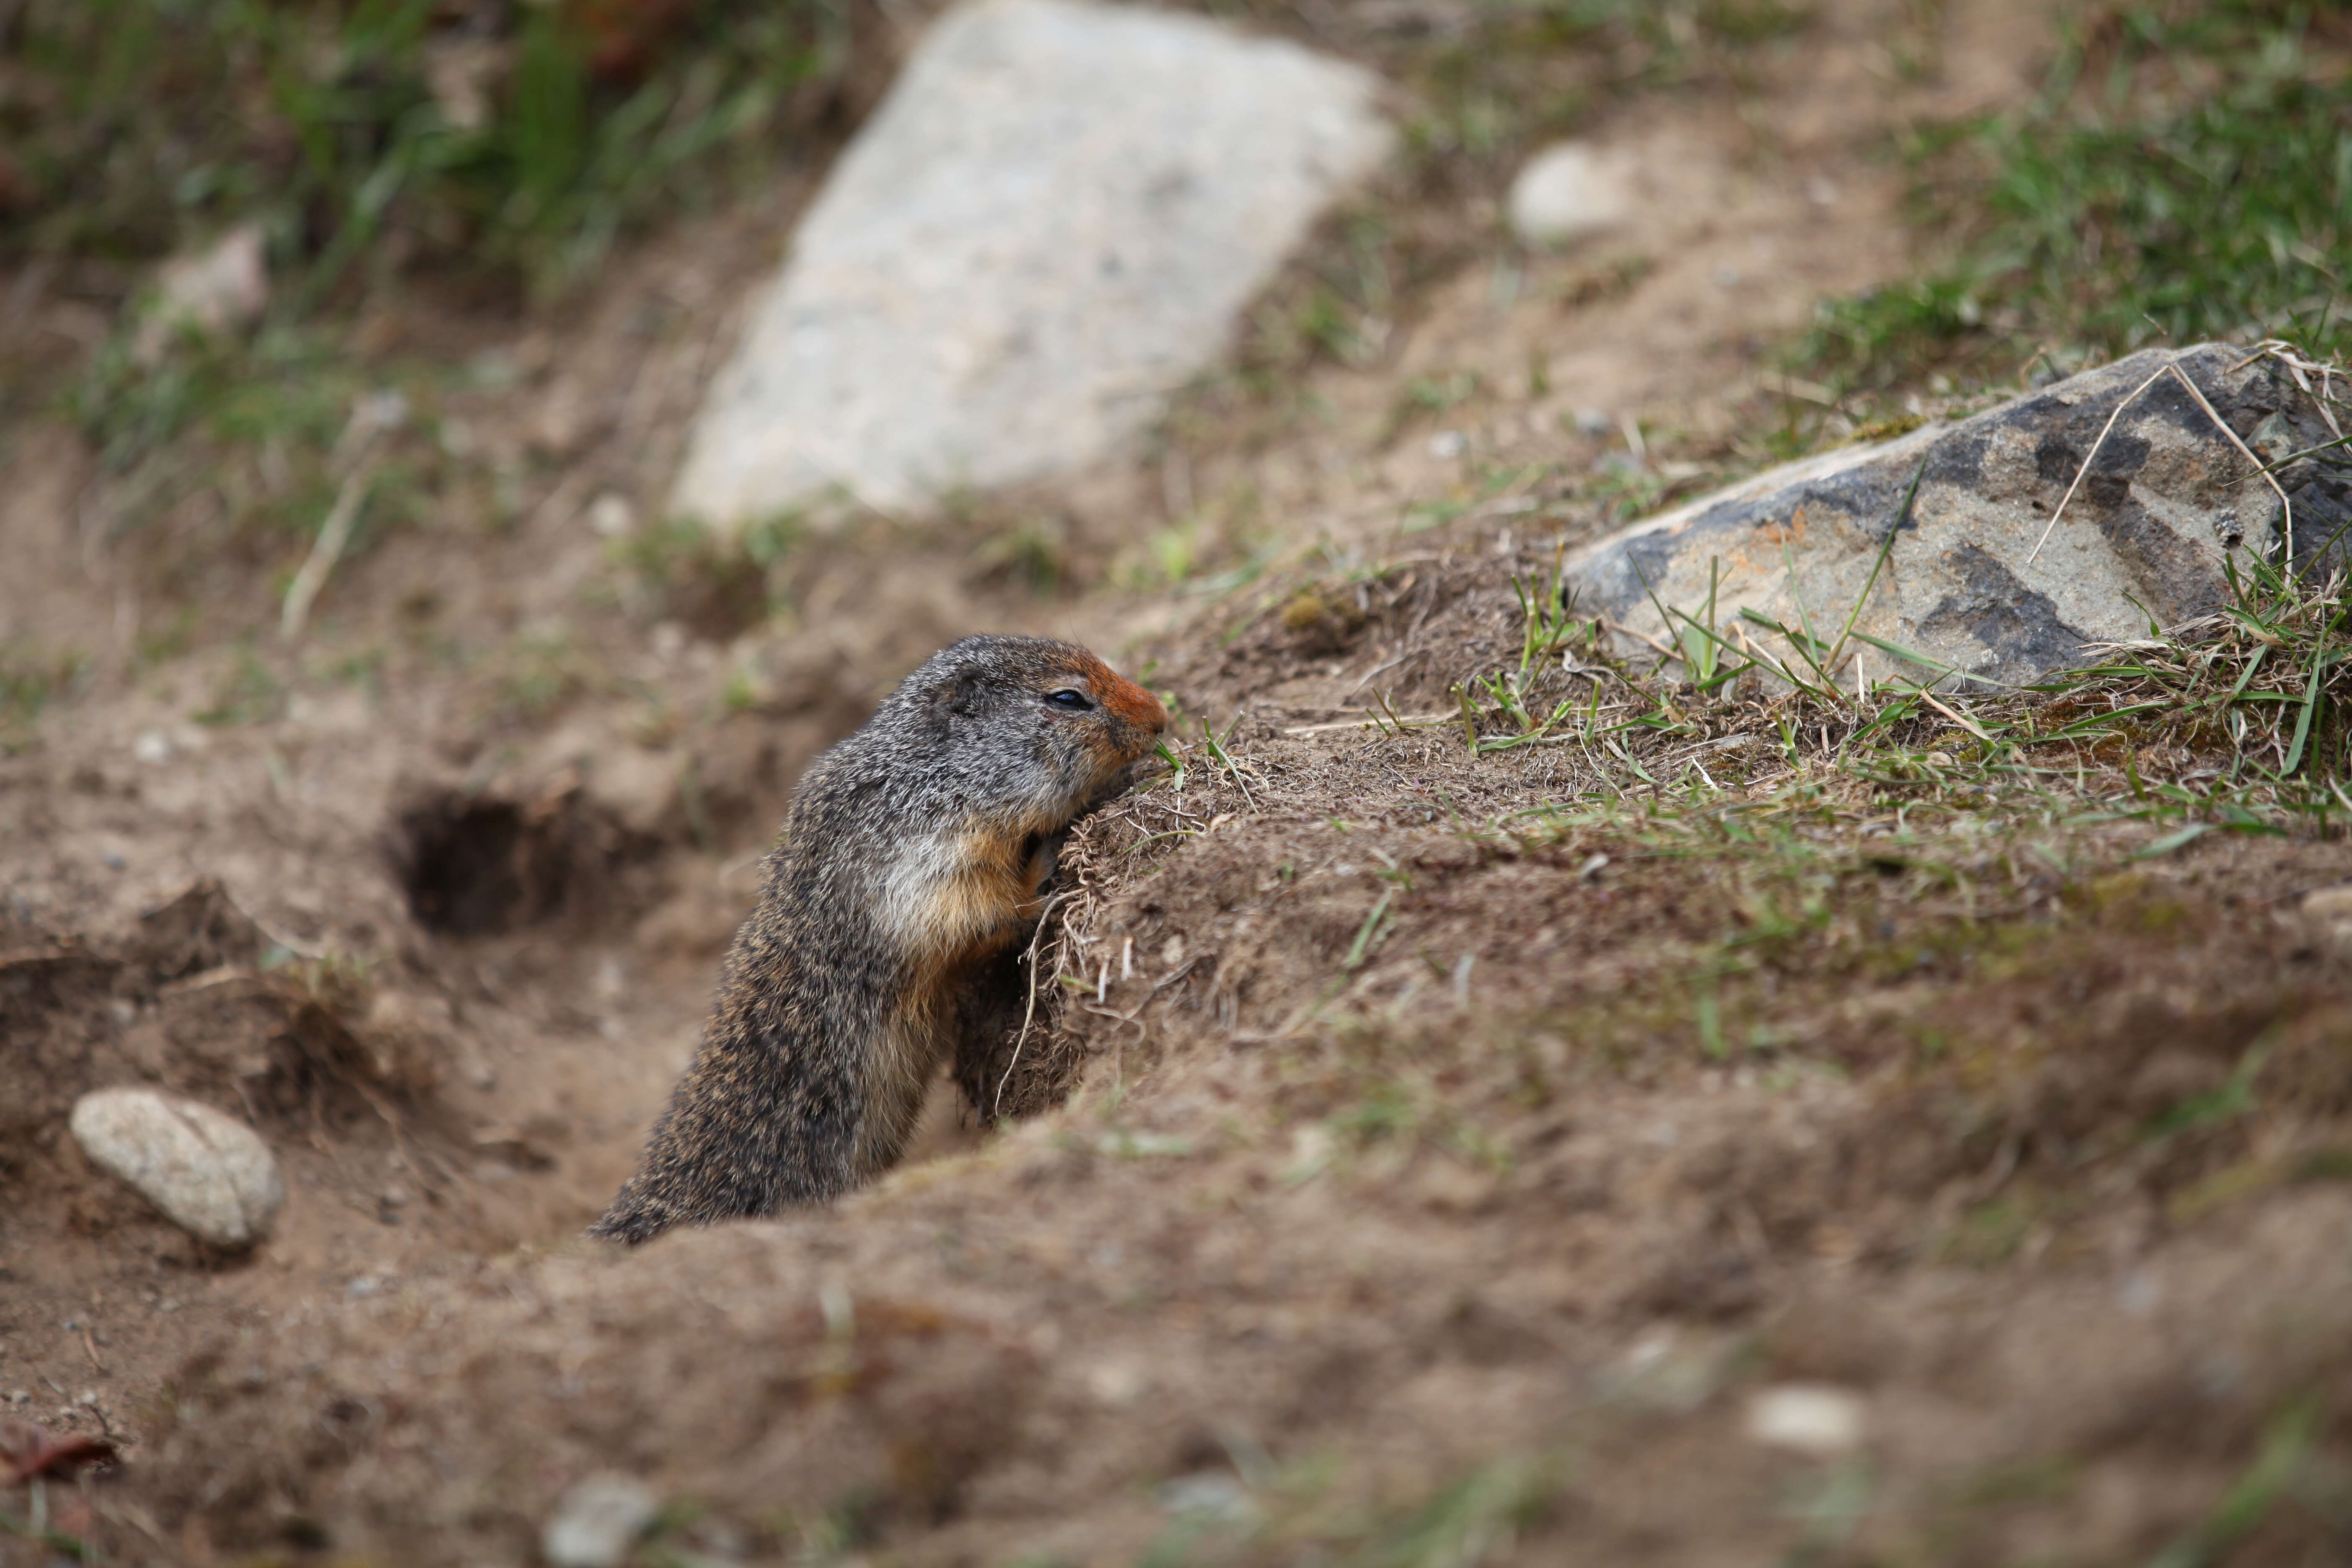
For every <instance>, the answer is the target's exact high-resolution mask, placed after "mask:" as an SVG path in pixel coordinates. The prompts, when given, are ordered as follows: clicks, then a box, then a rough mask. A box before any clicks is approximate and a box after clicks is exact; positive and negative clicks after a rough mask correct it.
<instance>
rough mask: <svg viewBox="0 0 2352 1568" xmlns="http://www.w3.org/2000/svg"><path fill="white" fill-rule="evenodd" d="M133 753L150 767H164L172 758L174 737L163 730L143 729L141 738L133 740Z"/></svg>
mask: <svg viewBox="0 0 2352 1568" xmlns="http://www.w3.org/2000/svg"><path fill="white" fill-rule="evenodd" d="M131 755H132V756H134V757H136V758H138V759H139V760H140V761H141V762H142V763H146V764H147V765H148V766H150V767H157V768H160V767H162V766H163V764H164V763H168V762H170V761H171V760H172V737H171V736H169V735H166V734H165V733H163V731H161V730H142V731H139V738H138V739H137V740H135V741H132V742H131Z"/></svg>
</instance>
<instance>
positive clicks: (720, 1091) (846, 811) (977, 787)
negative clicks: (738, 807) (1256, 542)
mask: <svg viewBox="0 0 2352 1568" xmlns="http://www.w3.org/2000/svg"><path fill="white" fill-rule="evenodd" d="M1167 724H1168V716H1167V713H1166V711H1165V710H1163V709H1162V708H1161V707H1160V702H1159V700H1157V699H1156V698H1154V697H1153V696H1152V695H1151V694H1150V692H1148V691H1146V690H1144V689H1142V688H1140V687H1139V686H1137V685H1135V684H1134V683H1133V682H1131V681H1129V680H1127V679H1124V678H1122V677H1121V676H1119V675H1118V674H1117V673H1115V672H1114V671H1112V670H1111V668H1109V667H1108V666H1107V665H1105V664H1104V663H1103V662H1102V661H1101V660H1100V659H1098V658H1096V657H1095V656H1094V655H1093V654H1091V653H1088V652H1087V650H1086V649H1084V648H1082V647H1077V646H1076V645H1075V644H1071V643H1066V642H1058V641H1055V640H1052V639H1049V638H1044V637H966V638H964V639H963V640H962V641H961V642H958V643H955V644H953V645H951V646H950V647H947V648H944V649H942V650H940V652H939V653H937V654H934V655H933V656H932V657H931V658H929V659H928V660H926V661H925V662H924V663H923V664H922V665H921V666H920V667H919V668H917V669H916V670H915V671H914V673H913V674H911V675H909V676H908V677H907V679H905V680H904V681H902V682H900V684H899V686H898V689H897V690H895V691H894V692H892V693H891V695H890V696H889V697H888V698H887V699H886V700H884V701H883V703H882V705H881V706H880V708H878V709H877V710H876V712H875V714H874V716H873V718H871V719H869V720H868V721H866V723H865V725H864V726H862V727H861V728H860V729H858V730H857V731H856V733H854V734H852V735H850V736H849V737H848V738H847V739H845V740H844V741H842V742H840V743H839V744H837V745H835V747H833V749H832V750H830V751H828V752H825V753H824V755H823V756H821V757H819V758H818V759H817V760H816V761H815V762H814V763H811V764H810V766H809V769H808V771H807V773H804V774H803V776H802V779H801V783H800V787H799V790H798V792H797V794H796V795H795V796H794V799H793V805H792V807H791V809H790V810H789V811H788V812H787V814H786V816H785V818H784V828H783V832H782V836H781V837H780V839H779V842H778V844H777V846H776V847H775V849H774V850H773V851H772V853H771V854H770V855H769V858H768V862H767V877H766V880H765V882H764V884H763V886H762V887H761V893H760V900H759V902H758V904H757V906H756V907H755V908H754V909H753V910H752V912H751V916H750V918H749V919H747V920H746V921H744V922H743V925H742V927H741V929H740V931H737V932H736V936H735V943H734V946H733V948H732V949H731V950H730V952H729V953H728V955H727V962H726V966H725V968H724V969H723V971H722V972H721V974H720V978H719V994H718V999H717V1003H716V1005H715V1006H714V1008H713V1010H712V1015H711V1019H710V1022H709V1026H708V1027H707V1028H706V1030H705V1031H704V1035H703V1038H702V1043H701V1045H700V1047H698V1049H697V1050H696V1053H695V1058H694V1061H693V1063H692V1065H691V1066H689V1067H688V1068H687V1071H686V1076H685V1077H684V1078H683V1079H680V1080H679V1083H678V1085H677V1090H676V1091H675V1093H674V1094H673V1095H672V1097H671V1100H670V1104H669V1108H668V1110H666V1111H665V1112H664V1113H663V1115H662V1117H661V1119H660V1120H659V1121H656V1123H655V1125H654V1129H653V1132H652V1135H651V1136H650V1138H649V1139H648V1140H647V1142H646V1151H645V1155H644V1158H643V1159H642V1161H641V1162H640V1163H639V1165H638V1169H637V1173H636V1174H635V1175H634V1176H632V1177H631V1178H630V1179H629V1181H628V1182H627V1183H626V1184H624V1185H623V1187H622V1188H621V1191H620V1194H619V1195H618V1196H616V1197H615V1198H614V1200H613V1205H612V1207H611V1209H610V1210H608V1211H607V1212H606V1214H605V1215H604V1218H602V1219H601V1220H599V1221H597V1223H596V1224H595V1225H594V1226H593V1227H592V1228H591V1232H590V1234H592V1235H595V1236H601V1237H607V1238H610V1239H613V1240H617V1241H625V1242H629V1243H632V1244H634V1243H637V1242H642V1241H645V1240H646V1239H648V1238H650V1237H654V1236H656V1235H658V1234H659V1233H660V1232H662V1231H663V1230H666V1229H667V1228H669V1227H670V1226H674V1225H704V1224H709V1223H710V1222H712V1221H714V1220H720V1219H728V1218H734V1217H739V1216H744V1215H772V1214H774V1213H776V1212H777V1211H779V1210H781V1209H783V1208H785V1207H788V1206H791V1205H796V1204H811V1203H822V1202H824V1201H825V1200H827V1199H830V1198H833V1197H835V1196H836V1195H838V1194H841V1193H843V1192H845V1191H846V1190H848V1189H849V1188H851V1187H853V1186H856V1185H858V1184H862V1183H865V1182H867V1181H870V1180H872V1179H873V1178H874V1177H876V1176H877V1175H878V1174H880V1173H882V1172H883V1171H884V1170H886V1169H887V1168H888V1166H889V1165H890V1163H892V1162H893V1161H895V1160H896V1159H897V1158H898V1153H899V1152H900V1150H902V1149H903V1148H904V1147H905V1146H906V1142H907V1139H908V1135H909V1134H910V1133H911V1132H912V1131H914V1126H915V1121H916V1120H917V1118H918V1117H919V1115H920V1114H921V1110H922V1103H923V1097H924V1094H925V1092H926V1091H927V1090H928V1089H929V1085H930V1081H931V1079H932V1077H933V1075H934V1073H935V1072H936V1070H937V1068H938V1067H939V1064H940V1062H941V1061H942V1060H943V1059H946V1058H948V1057H950V1056H951V1055H952V1054H954V1053H955V1052H956V1051H957V1050H958V1049H959V1047H961V1045H962V1044H963V1041H962V1039H961V1037H962V1036H963V1035H965V1034H967V1033H969V1032H971V1031H973V1030H974V1029H976V1028H978V1027H980V1026H981V1023H982V1019H984V1018H989V1017H993V1016H996V1015H995V1010H994V1008H993V1007H992V1006H991V1005H990V1003H989V997H990V996H991V994H992V992H993V991H995V990H1001V989H1002V984H1001V977H992V975H991V974H990V973H989V971H990V970H991V967H992V965H995V964H1001V963H1003V962H1006V961H1008V959H1009V953H1010V950H1011V949H1012V948H1013V945H1014V944H1015V943H1016V942H1018V941H1020V940H1021V939H1022V938H1023V937H1024V936H1025V935H1026V934H1027V932H1028V931H1029V930H1030V929H1031V928H1032V927H1033V926H1034V924H1035V921H1036V919H1037V915H1038V912H1039V909H1040V907H1041V902H1042V900H1041V897H1040V889H1042V887H1043V885H1044V883H1045V880H1046V879H1048V878H1049V877H1051V876H1052V874H1053V870H1054V861H1055V854H1056V853H1057V851H1058V850H1059V848H1060V846H1061V843H1062V840H1063V838H1064V837H1066V835H1067V833H1068V830H1069V827H1070V825H1071V824H1072V823H1073V822H1075V821H1076V819H1077V818H1078V817H1079V816H1081V815H1083V814H1084V813H1085V812H1086V811H1087V809H1088V808H1089V807H1090V806H1092V805H1095V804H1096V803H1097V801H1099V800H1102V799H1104V798H1106V797H1107V796H1108V795H1110V794H1112V793H1114V792H1116V791H1117V790H1118V788H1120V787H1122V786H1123V785H1124V784H1125V783H1126V781H1127V778H1128V775H1129V772H1130V770H1131V768H1132V765H1133V764H1134V763H1137V762H1139V760H1141V759H1142V758H1143V757H1145V756H1146V755H1148V754H1150V752H1151V750H1152V748H1153V745H1154V743H1155V742H1157V741H1158V739H1159V737H1160V734H1161V733H1162V732H1163V731H1165V730H1166V728H1167ZM982 1048H984V1047H982Z"/></svg>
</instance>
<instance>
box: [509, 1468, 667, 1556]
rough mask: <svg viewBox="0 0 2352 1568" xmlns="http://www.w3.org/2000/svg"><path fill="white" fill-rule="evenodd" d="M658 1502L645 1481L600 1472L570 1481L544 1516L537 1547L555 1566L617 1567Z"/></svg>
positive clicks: (633, 1543) (644, 1529)
mask: <svg viewBox="0 0 2352 1568" xmlns="http://www.w3.org/2000/svg"><path fill="white" fill-rule="evenodd" d="M660 1508H661V1503H660V1500H658V1499H656V1497H655V1496H654V1494H653V1491H652V1490H651V1489H649V1488H648V1487H646V1485H645V1483H644V1482H642V1481H638V1480H635V1479H632V1478H630V1477H628V1476H623V1475H615V1474H611V1473H604V1474H599V1475H593V1476H589V1477H587V1478H586V1479H583V1480H581V1481H579V1482H577V1483H576V1484H574V1485H573V1487H572V1489H571V1490H570V1491H567V1492H565V1493H564V1494H563V1496H562V1499H561V1500H559V1501H558V1502H557V1503H556V1505H555V1511H554V1512H553V1513H552V1514H551V1515H549V1516H548V1521H547V1528H546V1529H545V1530H544V1531H541V1534H540V1541H539V1544H540V1549H541V1551H542V1552H545V1553H546V1555H547V1560H548V1562H549V1563H552V1564H553V1565H554V1568H620V1565H621V1564H622V1563H624V1562H625V1561H627V1559H628V1555H629V1548H630V1547H632V1546H634V1545H635V1544H636V1542H637V1538H638V1537H639V1536H641V1535H643V1534H644V1533H645V1532H646V1526H648V1525H650V1524H652V1523H653V1521H654V1515H655V1514H656V1513H657V1512H659V1511H660Z"/></svg>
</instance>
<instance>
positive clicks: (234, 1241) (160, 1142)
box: [67, 1089, 286, 1247]
mask: <svg viewBox="0 0 2352 1568" xmlns="http://www.w3.org/2000/svg"><path fill="white" fill-rule="evenodd" d="M67 1124H68V1127H69V1128H70V1130H71V1131H72V1132H73V1137H74V1142H77V1143H79V1144H80V1145H81V1150H82V1152H83V1153H85V1154H87V1155H89V1158H90V1162H91V1163H93V1164H95V1165H97V1166H98V1167H99V1168H100V1169H101V1170H104V1171H106V1172H109V1173H111V1174H113V1175H116V1176H120V1177H121V1179H122V1180H123V1181H125V1182H128V1183H129V1184H131V1186H132V1187H134V1188H136V1189H137V1190H138V1191H139V1193H140V1194H141V1195H142V1196H143V1197H145V1198H146V1199H147V1201H148V1202H150V1203H152V1204H153V1205H155V1206H156V1207H157V1208H158V1209H161V1210H162V1211H163V1215H164V1217H165V1218H167V1219H169V1220H170V1221H171V1222H172V1223H173V1224H174V1225H176V1226H179V1227H180V1228H181V1229H183V1230H184V1231H186V1232H187V1233H188V1234H189V1235H191V1236H193V1237H196V1238H197V1239H198V1240H199V1241H204V1242H208V1243H210V1244H211V1245H213V1246H215V1247H251V1246H252V1245H254V1244H255V1243H256V1242H258V1241H260V1240H262V1239H263V1238H264V1237H267V1236H268V1234H269V1227H270V1225H271V1223H272V1222H273V1221H274V1220H275V1219H276V1218H277V1217H278V1205H281V1204H283V1203H284V1202H285V1201H286V1183H285V1179H284V1178H283V1177H282V1176H281V1175H279V1174H278V1162H277V1160H276V1159H275V1158H274V1157H272V1155H271V1154H270V1152H269V1146H268V1144H266V1143H264V1142H262V1141H261V1139H260V1138H259V1137H258V1136H257V1134H256V1133H255V1132H254V1131H253V1130H252V1129H251V1128H249V1127H247V1126H246V1125H245V1124H244V1123H243V1122H241V1121H234V1120H232V1119H231V1118H229V1117H226V1116H224V1115H222V1114H221V1113H220V1112H219V1111H217V1110H214V1109H213V1108H212V1107H211V1106H209V1105H203V1104H199V1103H198V1102H196V1101H195V1100H183V1099H181V1098H179V1097H178V1096H176V1095H168V1094H162V1093H159V1092H157V1091H156V1090H154V1089H98V1090H95V1091H94V1092H92V1093H89V1094H85V1095H83V1096H82V1097H81V1098H80V1099H79V1100H76V1101H75V1102H74V1108H73V1113H72V1115H71V1117H70V1118H68V1123H67Z"/></svg>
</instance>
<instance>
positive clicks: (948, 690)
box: [931, 669, 981, 722]
mask: <svg viewBox="0 0 2352 1568" xmlns="http://www.w3.org/2000/svg"><path fill="white" fill-rule="evenodd" d="M980 682H981V675H980V671H978V670H976V669H960V670H958V671H956V673H955V674H954V675H952V676H950V678H948V679H945V680H942V681H941V682H940V684H939V686H938V687H937V689H934V690H933V691H932V692H931V716H932V717H933V718H935V719H938V720H940V721H942V722H944V721H947V720H949V719H969V718H970V717H971V715H972V714H973V713H974V712H976V711H977V710H979V707H980Z"/></svg>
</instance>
